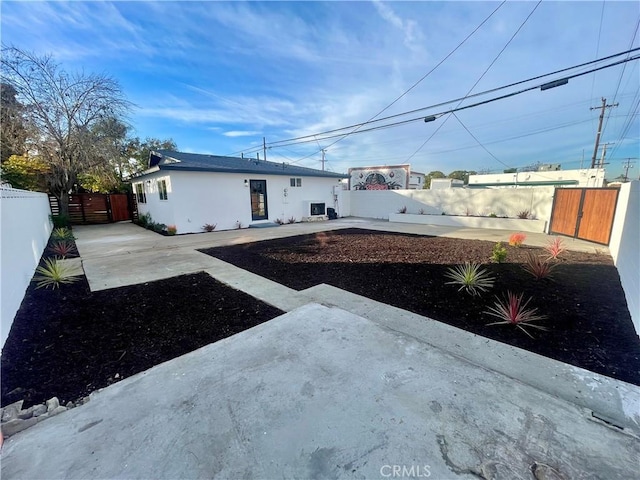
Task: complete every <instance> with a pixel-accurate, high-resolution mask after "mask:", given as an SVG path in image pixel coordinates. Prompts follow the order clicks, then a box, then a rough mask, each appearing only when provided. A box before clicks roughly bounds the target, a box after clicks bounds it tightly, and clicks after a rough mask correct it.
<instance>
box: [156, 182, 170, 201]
mask: <svg viewBox="0 0 640 480" xmlns="http://www.w3.org/2000/svg"><path fill="white" fill-rule="evenodd" d="M156 185H157V186H158V195H159V197H160V201H161V202H166V201H167V200H169V195H168V194H167V181H166V180H165V179H164V178H163V179H162V180H158V181H157V183H156Z"/></svg>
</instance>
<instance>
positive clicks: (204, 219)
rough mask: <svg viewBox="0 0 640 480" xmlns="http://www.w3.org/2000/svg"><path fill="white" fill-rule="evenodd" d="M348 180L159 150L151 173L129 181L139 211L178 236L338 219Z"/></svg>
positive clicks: (300, 169) (273, 165)
mask: <svg viewBox="0 0 640 480" xmlns="http://www.w3.org/2000/svg"><path fill="white" fill-rule="evenodd" d="M344 178H347V175H343V174H340V173H334V172H327V171H322V170H315V169H312V168H305V167H299V166H296V165H289V164H286V163H276V162H268V161H264V160H258V159H253V158H236V157H224V156H217V155H202V154H196V153H184V152H174V151H170V150H159V151H154V152H151V155H150V157H149V168H148V169H147V170H145V171H144V172H142V173H140V174H138V175H136V176H135V177H134V178H132V179H131V183H132V187H133V193H134V195H135V198H136V201H137V204H138V212H139V213H140V214H144V213H150V214H151V216H152V218H153V221H155V222H158V223H164V224H166V225H175V226H176V228H177V231H178V233H179V234H180V233H195V232H202V231H203V228H202V227H203V226H204V225H205V224H215V225H216V230H230V229H234V228H238V225H241V227H242V228H245V227H250V226H252V225H255V226H259V225H260V224H264V223H272V222H276V220H277V219H280V220H282V221H285V222H286V221H287V220H289V219H291V218H295V220H296V221H312V220H318V219H326V218H327V216H328V213H329V212H328V210H327V209H329V208H332V209H334V210H335V211H336V213H337V214H338V215H339V209H338V192H339V190H341V189H342V186H341V183H340V180H342V179H344Z"/></svg>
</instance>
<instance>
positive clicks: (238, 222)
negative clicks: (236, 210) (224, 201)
mask: <svg viewBox="0 0 640 480" xmlns="http://www.w3.org/2000/svg"><path fill="white" fill-rule="evenodd" d="M241 228H242V222H241V221H240V220H236V229H238V230H240V229H241Z"/></svg>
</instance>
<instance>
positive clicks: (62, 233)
mask: <svg viewBox="0 0 640 480" xmlns="http://www.w3.org/2000/svg"><path fill="white" fill-rule="evenodd" d="M51 238H52V239H53V240H75V239H76V237H74V236H73V233H71V230H70V229H69V228H67V227H60V228H54V229H53V231H52V232H51Z"/></svg>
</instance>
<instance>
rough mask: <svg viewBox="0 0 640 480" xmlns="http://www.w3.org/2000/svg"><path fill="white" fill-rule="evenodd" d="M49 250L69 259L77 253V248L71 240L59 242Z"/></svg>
mask: <svg viewBox="0 0 640 480" xmlns="http://www.w3.org/2000/svg"><path fill="white" fill-rule="evenodd" d="M49 250H50V251H51V252H53V253H54V254H55V255H58V256H60V257H62V258H67V256H69V255H71V254H72V253H75V251H76V247H75V246H74V245H73V242H70V241H69V240H58V241H56V242H54V243H53V244H52V245H51V246H50V247H49Z"/></svg>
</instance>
